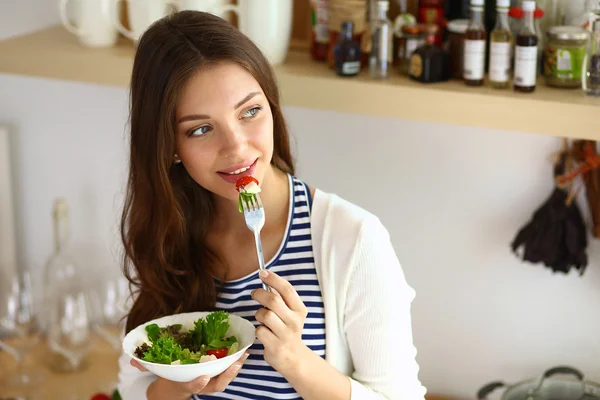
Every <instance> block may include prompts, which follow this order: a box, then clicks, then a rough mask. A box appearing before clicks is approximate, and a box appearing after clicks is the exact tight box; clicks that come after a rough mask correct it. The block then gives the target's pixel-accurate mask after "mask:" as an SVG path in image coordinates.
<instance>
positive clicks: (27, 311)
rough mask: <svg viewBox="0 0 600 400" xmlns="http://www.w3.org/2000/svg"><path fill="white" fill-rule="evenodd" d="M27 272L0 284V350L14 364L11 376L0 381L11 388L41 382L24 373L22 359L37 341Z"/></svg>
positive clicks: (39, 379)
mask: <svg viewBox="0 0 600 400" xmlns="http://www.w3.org/2000/svg"><path fill="white" fill-rule="evenodd" d="M37 322H38V321H37V313H36V310H35V307H34V302H33V291H32V287H31V275H30V273H29V271H26V270H24V271H16V272H15V273H14V274H12V276H11V277H9V278H8V279H7V278H6V277H4V278H3V279H1V280H0V349H1V350H4V351H6V352H7V353H8V354H10V355H11V356H13V357H14V359H15V360H16V361H17V368H16V369H15V371H14V372H12V373H9V374H7V375H6V376H4V377H2V380H3V384H4V385H5V386H7V387H12V388H30V387H32V386H33V385H37V384H38V383H40V382H41V381H42V380H43V377H42V376H41V375H40V374H32V373H28V372H27V371H26V370H25V366H24V362H25V356H26V355H27V354H28V353H29V351H30V350H31V348H32V347H33V346H34V345H35V344H36V343H38V342H39V341H40V338H41V332H40V329H39V326H38V323H37Z"/></svg>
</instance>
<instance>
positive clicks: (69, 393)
mask: <svg viewBox="0 0 600 400" xmlns="http://www.w3.org/2000/svg"><path fill="white" fill-rule="evenodd" d="M47 352H48V349H47V346H46V343H45V342H40V343H38V344H37V345H36V346H34V348H33V349H32V350H31V351H30V353H29V354H28V355H27V356H26V361H25V366H26V368H27V371H29V372H32V373H34V374H41V375H43V377H44V381H43V382H41V383H40V384H38V385H36V386H35V387H34V388H32V390H31V391H28V392H27V394H28V395H29V396H30V398H31V400H37V399H39V400H42V399H43V400H75V399H78V400H88V399H91V397H92V396H93V395H94V394H96V393H98V392H103V393H106V394H108V395H109V396H110V395H111V393H112V390H113V388H114V387H115V386H116V382H117V371H118V366H117V360H118V357H119V354H118V353H117V352H116V351H115V350H114V349H113V348H112V347H111V346H110V345H109V344H107V343H106V342H105V341H103V340H100V339H94V343H93V345H92V348H91V350H90V353H88V356H87V357H86V367H85V368H84V369H83V370H82V371H78V372H73V373H58V372H54V371H51V370H50V369H49V368H48V367H47V365H46V364H45V362H44V359H45V355H46V353H47ZM16 366H17V363H16V361H15V359H14V358H12V357H11V356H10V354H8V353H6V352H3V351H0V378H1V377H2V376H3V375H4V374H6V373H7V372H12V371H14V370H15V368H16ZM19 393H20V392H18V391H16V390H14V389H9V388H7V387H6V386H3V385H2V383H1V379H0V399H4V398H10V397H11V396H15V395H16V394H19Z"/></svg>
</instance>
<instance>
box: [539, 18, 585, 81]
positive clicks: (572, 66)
mask: <svg viewBox="0 0 600 400" xmlns="http://www.w3.org/2000/svg"><path fill="white" fill-rule="evenodd" d="M546 38H547V39H546V46H545V50H544V78H545V81H546V85H548V86H553V87H559V88H580V87H581V72H582V67H583V62H584V59H585V54H586V49H587V44H588V40H589V32H588V31H587V30H585V29H584V28H580V27H576V26H554V27H551V28H549V29H548V32H547V33H546Z"/></svg>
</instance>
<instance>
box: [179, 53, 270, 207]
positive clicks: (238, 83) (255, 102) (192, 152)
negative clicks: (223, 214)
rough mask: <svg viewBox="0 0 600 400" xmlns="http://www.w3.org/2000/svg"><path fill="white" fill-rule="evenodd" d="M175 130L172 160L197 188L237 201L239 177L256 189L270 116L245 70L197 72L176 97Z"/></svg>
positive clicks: (226, 67)
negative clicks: (250, 178)
mask: <svg viewBox="0 0 600 400" xmlns="http://www.w3.org/2000/svg"><path fill="white" fill-rule="evenodd" d="M175 124H176V125H175V133H176V144H177V155H178V158H179V159H180V160H181V162H182V163H183V166H184V167H185V169H186V170H187V171H188V173H189V174H190V176H191V177H192V178H193V179H194V180H195V181H196V182H197V183H198V184H199V185H200V186H202V187H204V188H205V189H207V190H209V191H211V192H213V193H214V194H217V195H219V196H221V197H224V198H226V199H231V200H236V201H237V197H238V193H237V191H236V189H235V182H236V181H237V180H238V179H239V178H240V177H242V176H245V175H252V176H253V177H255V178H256V179H257V180H258V181H259V182H260V183H261V184H262V181H263V178H264V177H265V173H266V171H267V169H268V168H270V163H271V158H272V156H273V116H272V115H271V108H270V107H269V102H268V100H267V98H266V97H265V94H264V93H263V91H262V89H261V87H260V85H259V84H258V82H257V81H256V80H255V79H254V77H253V76H252V75H250V73H249V72H247V71H246V70H245V69H243V68H242V67H240V66H239V65H237V64H234V63H221V64H217V65H215V66H213V67H211V68H207V69H203V70H201V71H199V72H198V73H197V74H196V75H195V76H193V77H192V78H191V79H190V81H189V82H188V84H187V85H186V86H185V88H184V90H183V92H182V93H181V96H180V98H179V103H178V104H177V109H176V112H175Z"/></svg>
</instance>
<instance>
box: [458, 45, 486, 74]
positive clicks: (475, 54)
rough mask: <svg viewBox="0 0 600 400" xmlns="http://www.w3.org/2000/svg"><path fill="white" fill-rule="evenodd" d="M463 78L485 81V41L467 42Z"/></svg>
mask: <svg viewBox="0 0 600 400" xmlns="http://www.w3.org/2000/svg"><path fill="white" fill-rule="evenodd" d="M463 68H464V69H463V77H464V78H465V79H469V80H479V79H483V73H484V68H485V40H465V60H464V67H463Z"/></svg>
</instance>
